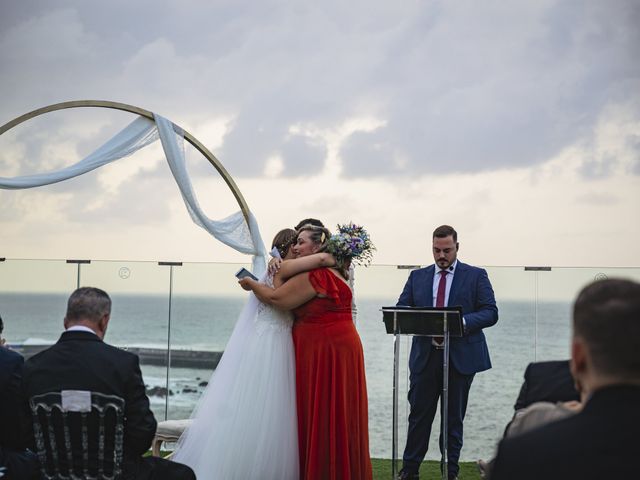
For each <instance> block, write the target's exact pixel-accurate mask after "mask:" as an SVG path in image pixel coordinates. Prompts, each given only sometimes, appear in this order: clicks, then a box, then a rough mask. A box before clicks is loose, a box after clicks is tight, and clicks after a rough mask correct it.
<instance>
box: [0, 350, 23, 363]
mask: <svg viewBox="0 0 640 480" xmlns="http://www.w3.org/2000/svg"><path fill="white" fill-rule="evenodd" d="M0 361H2V363H3V364H5V365H14V364H21V363H22V362H23V361H24V359H23V358H22V355H20V354H19V353H18V352H14V351H13V350H10V349H8V348H7V347H0Z"/></svg>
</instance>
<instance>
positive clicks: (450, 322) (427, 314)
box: [382, 306, 463, 337]
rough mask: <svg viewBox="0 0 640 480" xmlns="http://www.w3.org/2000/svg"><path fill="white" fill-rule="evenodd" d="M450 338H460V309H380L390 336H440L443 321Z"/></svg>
mask: <svg viewBox="0 0 640 480" xmlns="http://www.w3.org/2000/svg"><path fill="white" fill-rule="evenodd" d="M445 314H446V319H447V329H448V330H449V336H450V337H462V334H463V330H462V307H460V306H455V307H404V306H394V307H382V320H383V321H384V325H385V327H386V329H387V333H389V334H391V335H395V334H398V335H424V336H428V337H437V336H442V335H443V333H444V319H445Z"/></svg>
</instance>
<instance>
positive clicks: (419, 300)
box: [398, 260, 498, 375]
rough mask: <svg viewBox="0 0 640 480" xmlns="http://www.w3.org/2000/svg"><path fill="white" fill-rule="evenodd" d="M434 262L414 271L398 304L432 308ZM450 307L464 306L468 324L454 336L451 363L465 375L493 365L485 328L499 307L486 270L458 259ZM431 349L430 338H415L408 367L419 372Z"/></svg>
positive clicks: (425, 362)
mask: <svg viewBox="0 0 640 480" xmlns="http://www.w3.org/2000/svg"><path fill="white" fill-rule="evenodd" d="M434 272H435V265H430V266H428V267H425V268H420V269H417V270H414V271H412V272H411V274H410V275H409V279H408V280H407V283H406V284H405V286H404V290H403V291H402V294H401V295H400V298H399V299H398V305H405V306H409V307H433V276H434ZM448 306H450V307H454V306H460V307H462V314H463V316H464V320H465V323H466V327H465V335H464V336H463V337H461V338H453V337H452V338H451V342H450V346H451V349H450V359H451V365H453V367H454V368H455V369H456V370H457V371H458V372H460V373H462V374H464V375H471V374H474V373H476V372H482V371H483V370H488V369H490V368H491V359H490V358H489V349H488V348H487V342H486V340H485V337H484V333H482V329H483V328H486V327H490V326H492V325H495V323H496V322H497V321H498V307H497V306H496V299H495V296H494V294H493V288H492V287H491V282H489V277H488V276H487V272H486V270H484V269H482V268H478V267H473V266H471V265H467V264H465V263H462V262H461V261H459V260H458V263H457V265H456V270H455V274H454V276H453V283H452V284H451V290H450V292H449V302H448ZM430 352H431V338H430V337H413V344H412V346H411V354H410V356H409V368H410V369H411V373H412V374H416V373H420V372H421V371H422V370H423V369H424V367H425V366H426V365H427V360H428V359H429V353H430Z"/></svg>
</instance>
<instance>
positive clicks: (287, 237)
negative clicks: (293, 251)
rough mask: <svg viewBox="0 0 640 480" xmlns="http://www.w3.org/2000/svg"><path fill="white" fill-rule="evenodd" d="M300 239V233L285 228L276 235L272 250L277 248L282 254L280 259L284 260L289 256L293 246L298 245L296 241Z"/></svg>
mask: <svg viewBox="0 0 640 480" xmlns="http://www.w3.org/2000/svg"><path fill="white" fill-rule="evenodd" d="M297 238H298V232H296V231H295V230H294V229H292V228H285V229H283V230H280V231H279V232H278V233H276V236H275V237H273V242H271V248H273V247H276V248H277V249H278V252H280V257H281V258H284V257H286V256H287V252H288V251H289V248H290V247H291V245H293V244H294V243H296V239H297Z"/></svg>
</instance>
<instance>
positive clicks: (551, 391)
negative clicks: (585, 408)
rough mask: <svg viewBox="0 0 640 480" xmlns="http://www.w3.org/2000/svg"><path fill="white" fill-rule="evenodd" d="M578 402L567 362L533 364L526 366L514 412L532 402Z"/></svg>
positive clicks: (577, 394) (578, 395)
mask: <svg viewBox="0 0 640 480" xmlns="http://www.w3.org/2000/svg"><path fill="white" fill-rule="evenodd" d="M571 400H575V401H578V400H580V394H579V393H578V391H577V390H576V388H575V384H574V380H573V377H572V376H571V371H570V368H569V361H568V360H551V361H546V362H533V363H530V364H529V365H527V369H526V370H525V372H524V382H523V383H522V387H521V388H520V393H519V394H518V399H517V400H516V404H515V405H514V406H513V408H514V409H515V410H520V409H522V408H525V407H528V406H529V405H531V404H532V403H534V402H553V403H555V402H569V401H571Z"/></svg>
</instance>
